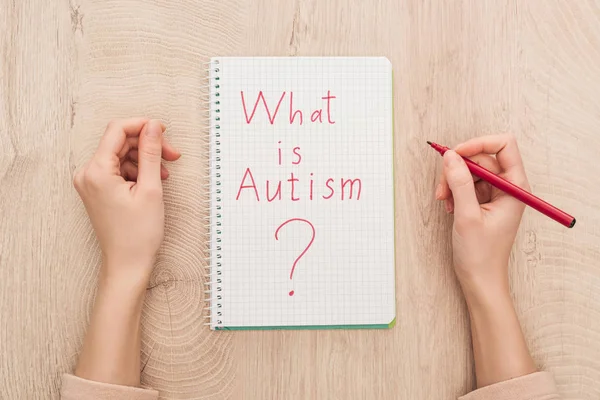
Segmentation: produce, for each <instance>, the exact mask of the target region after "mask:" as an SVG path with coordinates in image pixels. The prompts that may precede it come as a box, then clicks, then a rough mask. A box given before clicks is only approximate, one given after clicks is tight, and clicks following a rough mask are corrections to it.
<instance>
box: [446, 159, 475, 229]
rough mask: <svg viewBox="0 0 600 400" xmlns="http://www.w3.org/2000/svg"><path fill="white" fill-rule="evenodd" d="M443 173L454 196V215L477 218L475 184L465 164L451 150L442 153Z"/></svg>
mask: <svg viewBox="0 0 600 400" xmlns="http://www.w3.org/2000/svg"><path fill="white" fill-rule="evenodd" d="M444 175H446V180H447V181H448V186H449V187H450V190H451V191H452V197H454V215H455V216H456V217H457V218H465V217H466V218H477V217H479V215H480V214H481V209H480V208H479V201H477V195H476V194H475V184H474V183H473V177H472V176H471V172H470V171H469V168H467V164H465V162H464V160H463V159H462V157H461V156H459V155H458V154H456V152H455V151H453V150H448V151H446V153H445V154H444Z"/></svg>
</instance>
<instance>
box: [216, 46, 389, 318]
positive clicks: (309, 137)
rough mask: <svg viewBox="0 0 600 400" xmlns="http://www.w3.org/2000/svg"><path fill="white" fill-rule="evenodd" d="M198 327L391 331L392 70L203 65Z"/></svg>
mask: <svg viewBox="0 0 600 400" xmlns="http://www.w3.org/2000/svg"><path fill="white" fill-rule="evenodd" d="M208 80H209V83H210V85H209V87H210V93H209V99H210V106H209V107H208V115H209V118H210V122H211V123H210V132H209V135H210V136H209V139H210V150H209V151H210V186H211V190H210V193H211V195H210V196H211V198H210V227H211V228H210V242H211V243H210V252H211V253H210V268H209V270H210V272H209V273H210V288H209V290H208V293H209V295H210V304H209V306H208V311H209V319H210V327H211V329H215V330H221V329H230V330H233V329H331V328H387V327H391V326H393V324H394V322H395V316H396V311H395V305H396V302H395V279H394V276H395V264H394V197H393V196H394V190H393V145H392V66H391V64H390V62H389V61H388V60H387V59H386V58H383V57H366V58H362V57H361V58H358V57H325V58H321V57H319V58H316V57H252V58H242V57H216V58H212V59H211V61H210V63H209V75H208Z"/></svg>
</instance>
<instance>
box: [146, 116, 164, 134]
mask: <svg viewBox="0 0 600 400" xmlns="http://www.w3.org/2000/svg"><path fill="white" fill-rule="evenodd" d="M162 133H163V130H162V126H161V124H160V122H158V121H157V120H155V119H151V120H150V121H148V123H147V124H146V136H148V137H159V136H160V135H162Z"/></svg>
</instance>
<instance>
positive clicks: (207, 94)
mask: <svg viewBox="0 0 600 400" xmlns="http://www.w3.org/2000/svg"><path fill="white" fill-rule="evenodd" d="M205 66H208V68H207V69H208V71H207V78H206V79H207V81H208V82H207V85H205V87H204V88H205V89H207V90H206V91H202V94H203V97H204V98H203V100H204V101H206V104H207V105H208V106H207V107H206V122H208V124H207V125H208V131H209V132H208V133H209V153H210V157H209V158H210V162H209V163H210V165H209V169H210V186H209V187H210V202H209V204H210V223H209V226H210V243H211V247H210V255H209V256H208V257H207V259H206V261H207V264H206V273H207V276H208V277H209V279H208V280H206V281H205V285H206V288H205V291H204V292H205V293H206V294H207V295H208V297H209V299H210V300H209V306H208V307H206V308H205V310H206V311H207V315H206V316H205V319H207V320H208V322H207V323H205V325H210V327H211V329H219V328H221V327H222V326H223V320H222V316H223V312H222V307H223V305H222V303H221V300H223V296H222V290H223V287H222V285H221V284H222V280H221V274H222V271H221V267H222V262H221V257H222V256H221V249H222V247H221V240H222V237H221V235H222V223H223V222H222V214H221V211H222V196H221V194H222V193H221V190H222V189H221V184H222V181H221V123H220V121H221V115H220V114H221V108H220V107H221V100H220V96H221V93H220V91H219V89H220V88H221V74H220V73H221V63H220V61H219V59H211V61H210V62H209V63H206V64H205ZM213 245H214V247H213Z"/></svg>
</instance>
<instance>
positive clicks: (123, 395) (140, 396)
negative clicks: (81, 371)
mask: <svg viewBox="0 0 600 400" xmlns="http://www.w3.org/2000/svg"><path fill="white" fill-rule="evenodd" d="M60 398H61V400H92V399H93V400H97V399H107V400H121V399H127V400H156V399H158V391H156V390H151V389H142V388H138V387H131V386H120V385H112V384H110V383H101V382H94V381H88V380H87V379H82V378H79V377H76V376H74V375H69V374H64V375H63V377H62V387H61V389H60Z"/></svg>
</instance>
